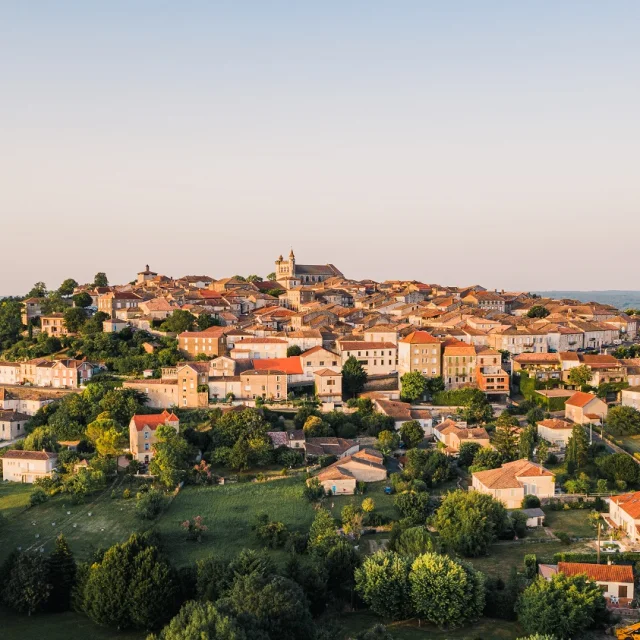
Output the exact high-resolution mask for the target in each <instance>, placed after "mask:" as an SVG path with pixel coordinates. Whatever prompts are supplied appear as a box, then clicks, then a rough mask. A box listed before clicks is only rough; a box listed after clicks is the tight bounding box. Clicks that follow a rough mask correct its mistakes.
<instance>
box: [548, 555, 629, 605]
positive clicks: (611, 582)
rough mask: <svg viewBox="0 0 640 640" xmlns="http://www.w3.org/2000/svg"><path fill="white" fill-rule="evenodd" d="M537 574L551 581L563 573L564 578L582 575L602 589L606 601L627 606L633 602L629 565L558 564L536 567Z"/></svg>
mask: <svg viewBox="0 0 640 640" xmlns="http://www.w3.org/2000/svg"><path fill="white" fill-rule="evenodd" d="M538 572H539V573H540V575H541V576H542V577H543V578H545V579H546V580H551V577H552V576H553V575H555V574H557V573H564V574H565V575H566V576H579V575H584V576H586V577H587V579H588V580H591V581H593V582H595V583H596V584H597V585H598V586H599V587H602V591H603V595H604V597H605V598H606V599H607V601H611V600H612V599H613V600H614V602H615V603H616V604H620V605H627V604H629V603H630V602H631V601H632V600H633V596H634V580H633V567H632V566H631V565H629V564H591V563H587V562H558V564H557V565H554V564H541V565H539V566H538Z"/></svg>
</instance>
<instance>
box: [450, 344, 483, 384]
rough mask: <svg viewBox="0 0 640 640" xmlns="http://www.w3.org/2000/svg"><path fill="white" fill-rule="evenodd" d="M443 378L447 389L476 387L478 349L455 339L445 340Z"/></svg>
mask: <svg viewBox="0 0 640 640" xmlns="http://www.w3.org/2000/svg"><path fill="white" fill-rule="evenodd" d="M442 377H443V378H444V384H445V388H446V389H459V388H461V387H469V386H475V385H476V348H475V347H474V346H473V345H470V344H467V343H466V342H462V341H461V340H456V339H455V338H449V339H447V340H445V342H444V351H443V354H442Z"/></svg>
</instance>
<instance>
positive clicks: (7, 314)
mask: <svg viewBox="0 0 640 640" xmlns="http://www.w3.org/2000/svg"><path fill="white" fill-rule="evenodd" d="M21 314H22V304H21V303H20V302H18V301H17V300H0V348H2V349H8V348H9V347H11V346H12V345H13V344H14V343H15V342H17V341H18V340H19V339H20V332H21V331H22V315H21Z"/></svg>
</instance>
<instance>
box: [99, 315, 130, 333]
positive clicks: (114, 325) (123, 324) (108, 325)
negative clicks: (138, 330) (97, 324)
mask: <svg viewBox="0 0 640 640" xmlns="http://www.w3.org/2000/svg"><path fill="white" fill-rule="evenodd" d="M128 326H129V323H128V322H127V321H126V320H120V318H109V319H108V320H105V321H104V322H103V323H102V331H104V333H120V332H121V331H122V330H123V329H126V328H127V327H128Z"/></svg>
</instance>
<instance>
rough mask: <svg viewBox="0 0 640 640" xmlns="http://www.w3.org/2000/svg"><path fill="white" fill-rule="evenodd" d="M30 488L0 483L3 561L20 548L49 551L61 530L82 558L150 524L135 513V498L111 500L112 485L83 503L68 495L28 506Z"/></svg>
mask: <svg viewBox="0 0 640 640" xmlns="http://www.w3.org/2000/svg"><path fill="white" fill-rule="evenodd" d="M119 482H120V481H119ZM110 487H111V485H110ZM119 488H120V489H122V486H120V487H119ZM31 490H32V487H30V486H28V485H19V484H14V483H3V484H2V485H0V511H1V512H2V513H3V514H4V515H5V516H6V517H7V523H6V525H5V527H4V529H3V532H2V540H3V542H4V544H2V545H1V546H0V562H1V561H2V560H4V558H5V557H6V556H7V555H8V554H9V553H10V552H11V551H13V550H14V549H16V548H17V547H22V549H23V550H26V549H38V548H40V547H44V550H45V552H49V551H51V550H52V549H53V544H54V541H55V539H56V537H57V536H58V534H60V533H63V534H64V535H65V537H66V538H67V541H68V542H69V545H70V547H71V549H72V551H73V553H74V554H75V556H76V558H78V559H79V560H83V559H85V558H86V557H87V556H88V555H89V554H90V553H91V552H92V551H93V550H95V549H97V548H98V547H105V546H110V545H112V544H115V543H116V542H122V541H123V540H126V539H127V538H128V537H129V536H130V535H131V533H132V532H134V531H138V530H140V529H141V528H145V526H148V525H143V523H142V521H141V520H139V519H138V518H137V517H136V516H135V514H134V507H135V500H134V499H133V498H132V499H130V500H123V499H117V500H112V499H111V498H110V494H111V488H109V489H107V490H106V491H105V492H103V493H100V494H97V495H95V496H92V497H90V498H89V499H88V501H87V502H86V503H85V504H81V505H76V504H72V502H71V500H70V499H69V496H68V495H58V496H54V497H53V498H51V499H49V501H47V502H45V503H44V504H40V505H38V506H36V507H32V508H26V505H28V502H29V494H30V493H31ZM89 513H91V516H89ZM54 523H55V524H54ZM74 525H75V526H74Z"/></svg>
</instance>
